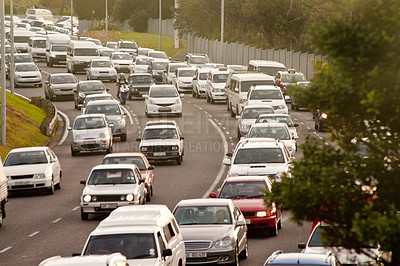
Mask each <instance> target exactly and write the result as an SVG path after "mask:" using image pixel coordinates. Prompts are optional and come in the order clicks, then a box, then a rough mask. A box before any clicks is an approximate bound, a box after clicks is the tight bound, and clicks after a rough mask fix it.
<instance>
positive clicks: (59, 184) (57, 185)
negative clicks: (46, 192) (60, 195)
mask: <svg viewBox="0 0 400 266" xmlns="http://www.w3.org/2000/svg"><path fill="white" fill-rule="evenodd" d="M61 176H62V174H61V173H60V181H58V183H57V184H56V185H55V186H54V188H55V189H57V190H60V189H61Z"/></svg>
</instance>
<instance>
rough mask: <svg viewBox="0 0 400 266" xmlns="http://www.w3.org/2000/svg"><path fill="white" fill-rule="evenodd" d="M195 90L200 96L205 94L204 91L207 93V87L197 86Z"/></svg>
mask: <svg viewBox="0 0 400 266" xmlns="http://www.w3.org/2000/svg"><path fill="white" fill-rule="evenodd" d="M197 90H198V91H197V93H198V94H199V95H200V96H206V93H207V89H206V88H198V89H197ZM224 96H225V95H224Z"/></svg>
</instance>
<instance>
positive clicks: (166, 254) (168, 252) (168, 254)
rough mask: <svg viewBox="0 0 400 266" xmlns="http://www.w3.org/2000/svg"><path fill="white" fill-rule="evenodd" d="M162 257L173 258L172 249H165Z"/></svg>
mask: <svg viewBox="0 0 400 266" xmlns="http://www.w3.org/2000/svg"><path fill="white" fill-rule="evenodd" d="M162 256H163V257H168V256H172V249H170V248H167V249H164V250H163V251H162Z"/></svg>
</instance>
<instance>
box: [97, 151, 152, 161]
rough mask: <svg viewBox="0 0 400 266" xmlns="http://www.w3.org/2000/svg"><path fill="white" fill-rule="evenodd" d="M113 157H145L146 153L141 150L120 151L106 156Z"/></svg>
mask: <svg viewBox="0 0 400 266" xmlns="http://www.w3.org/2000/svg"><path fill="white" fill-rule="evenodd" d="M113 157H142V158H145V155H144V154H143V153H141V152H119V153H110V154H107V155H106V156H104V158H103V159H105V158H113Z"/></svg>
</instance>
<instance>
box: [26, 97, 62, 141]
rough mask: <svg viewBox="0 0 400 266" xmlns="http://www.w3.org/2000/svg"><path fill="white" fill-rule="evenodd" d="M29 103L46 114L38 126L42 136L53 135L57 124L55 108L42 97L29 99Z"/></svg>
mask: <svg viewBox="0 0 400 266" xmlns="http://www.w3.org/2000/svg"><path fill="white" fill-rule="evenodd" d="M31 103H32V104H33V105H36V106H37V107H39V108H41V109H42V110H43V111H45V112H46V117H45V118H44V119H43V121H42V123H41V124H40V132H41V133H42V134H43V135H46V136H50V135H51V134H52V133H53V130H54V127H55V126H56V122H57V108H56V106H55V105H54V104H53V103H52V102H51V101H49V100H47V99H44V98H42V97H36V96H35V97H31Z"/></svg>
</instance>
